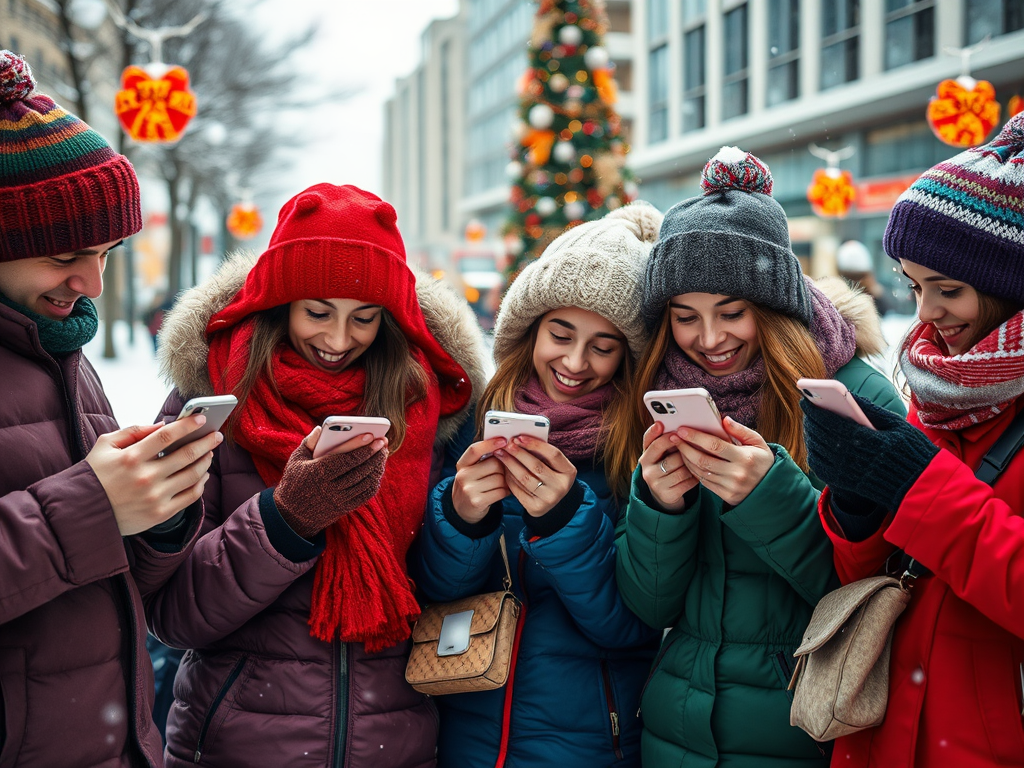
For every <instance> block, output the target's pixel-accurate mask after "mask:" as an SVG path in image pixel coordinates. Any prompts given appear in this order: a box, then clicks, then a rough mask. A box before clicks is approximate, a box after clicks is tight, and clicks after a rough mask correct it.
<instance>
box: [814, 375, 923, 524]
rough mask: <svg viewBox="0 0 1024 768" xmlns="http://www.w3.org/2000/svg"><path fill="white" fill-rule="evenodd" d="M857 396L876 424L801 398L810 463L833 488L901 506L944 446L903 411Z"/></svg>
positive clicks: (846, 493) (874, 500)
mask: <svg viewBox="0 0 1024 768" xmlns="http://www.w3.org/2000/svg"><path fill="white" fill-rule="evenodd" d="M853 397H854V399H855V400H856V401H857V404H858V405H859V406H860V408H861V410H862V411H864V415H865V416H867V417H868V421H870V422H871V423H872V424H873V425H874V427H875V429H873V430H872V429H868V428H867V427H864V426H861V425H860V424H858V423H856V422H855V421H853V420H852V419H847V418H845V417H843V416H839V415H837V414H834V413H832V412H831V411H827V410H825V409H824V408H819V407H818V406H816V405H813V404H811V403H809V402H807V400H801V401H800V407H801V409H803V412H804V442H805V443H806V444H807V463H808V464H809V465H810V467H811V469H812V470H813V471H814V474H816V475H817V476H818V477H819V478H820V479H821V480H822V481H823V482H825V483H826V484H828V486H829V487H830V488H832V490H833V492H839V493H840V494H842V495H850V496H853V495H856V496H861V497H864V498H867V499H869V500H871V501H872V502H874V503H875V504H880V505H882V506H884V507H885V508H886V509H888V510H896V509H898V508H899V506H900V504H901V503H902V501H903V497H904V496H905V495H906V493H907V491H908V490H909V489H910V486H912V485H913V484H914V483H915V482H916V481H917V478H918V477H920V476H921V473H922V472H924V470H925V468H926V467H927V466H928V464H929V463H930V462H931V460H932V458H933V457H934V456H935V454H936V453H938V452H939V449H938V448H937V447H936V446H935V445H934V444H933V443H932V441H931V440H929V439H928V437H927V436H926V435H925V434H924V433H923V432H922V431H921V430H919V429H918V428H917V427H915V426H914V425H913V424H910V423H908V422H907V421H906V420H905V419H904V418H903V417H902V416H900V415H899V414H896V413H893V412H891V411H888V410H886V409H885V408H881V407H879V406H877V405H875V404H874V403H872V402H871V401H870V400H865V399H864V398H862V397H858V396H857V395H854V396H853Z"/></svg>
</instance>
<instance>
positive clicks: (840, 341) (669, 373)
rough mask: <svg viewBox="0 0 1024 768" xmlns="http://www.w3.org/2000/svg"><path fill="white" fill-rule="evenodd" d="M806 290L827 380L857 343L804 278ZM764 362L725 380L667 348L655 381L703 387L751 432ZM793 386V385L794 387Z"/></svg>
mask: <svg viewBox="0 0 1024 768" xmlns="http://www.w3.org/2000/svg"><path fill="white" fill-rule="evenodd" d="M804 281H805V282H806V284H807V290H808V291H809V292H810V294H811V306H812V307H813V309H814V316H813V318H812V319H811V328H810V330H811V335H812V336H813V337H814V343H815V345H816V346H817V347H818V351H819V352H821V358H822V360H823V361H824V363H825V370H826V371H827V372H828V375H829V376H834V375H835V373H836V371H838V370H839V369H840V368H842V367H843V366H844V365H846V364H847V363H848V362H850V360H852V359H853V356H854V354H855V353H856V351H857V339H856V333H855V331H854V327H853V323H852V322H850V321H849V320H847V319H846V318H844V317H843V316H842V315H841V314H839V310H838V309H836V307H835V305H834V304H833V303H832V302H831V301H829V300H828V298H827V297H826V296H825V294H823V293H822V292H821V291H820V290H818V288H817V287H815V285H814V283H813V281H811V280H810V278H807V277H805V278H804ZM764 380H765V372H764V358H763V357H760V356H759V357H758V358H757V360H755V361H754V362H753V363H751V364H750V365H749V366H748V367H747V368H745V369H744V370H742V371H737V372H736V373H730V374H729V375H728V376H712V375H711V374H710V373H708V372H706V371H705V370H704V369H703V368H701V367H700V366H699V365H697V364H696V363H694V362H693V361H692V360H690V358H688V357H687V356H686V354H685V353H684V352H683V351H682V350H681V349H679V347H678V346H677V345H676V344H675V343H671V344H669V348H668V352H666V353H665V359H664V360H662V362H661V368H660V370H659V371H658V376H657V378H656V379H655V386H657V387H658V389H687V388H690V387H703V388H704V389H706V390H707V391H708V392H710V393H711V396H712V397H713V398H714V399H715V405H717V406H718V410H719V412H720V413H721V414H722V415H723V416H730V417H731V418H733V419H735V420H736V421H738V422H739V423H740V424H743V425H744V426H746V427H750V428H751V429H755V428H756V426H757V414H758V412H759V411H760V408H761V387H762V386H763V385H764ZM795 385H796V382H794V386H795Z"/></svg>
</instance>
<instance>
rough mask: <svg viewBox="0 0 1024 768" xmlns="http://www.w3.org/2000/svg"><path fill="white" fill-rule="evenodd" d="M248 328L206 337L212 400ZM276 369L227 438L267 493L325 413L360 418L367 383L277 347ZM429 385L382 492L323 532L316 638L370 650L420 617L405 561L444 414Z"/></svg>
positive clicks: (233, 370)
mask: <svg viewBox="0 0 1024 768" xmlns="http://www.w3.org/2000/svg"><path fill="white" fill-rule="evenodd" d="M252 331H253V320H252V319H251V318H249V319H247V320H245V321H243V322H242V323H240V324H239V325H237V326H234V327H233V328H231V329H230V330H229V331H226V332H223V333H218V334H215V335H214V337H213V338H212V339H211V343H210V356H209V362H208V368H209V372H210V380H211V381H212V382H213V386H214V390H215V391H216V392H217V393H218V394H224V393H228V392H231V391H232V390H233V389H234V387H235V386H237V384H238V382H239V380H240V378H241V376H242V373H243V372H244V371H245V366H246V363H248V360H249V342H250V340H251V338H252ZM412 355H413V358H414V359H415V360H416V362H417V363H419V364H420V365H422V366H423V367H424V369H425V370H427V371H428V372H429V371H430V370H431V368H430V366H429V365H428V363H427V359H426V356H425V355H423V353H422V352H420V351H419V350H418V349H416V348H413V350H412ZM272 370H273V377H274V382H275V383H276V385H277V391H276V392H275V390H274V386H273V385H272V384H271V382H270V381H269V380H268V379H267V377H266V376H261V377H260V378H259V380H258V381H257V383H256V385H255V387H253V390H252V392H251V393H250V394H249V396H248V397H247V398H246V400H245V402H244V403H242V404H241V405H240V406H239V407H240V409H241V410H240V412H239V414H238V422H237V425H236V427H235V429H234V432H233V435H234V438H235V440H236V441H237V442H238V444H239V445H240V446H242V447H243V448H245V449H246V450H247V451H248V452H249V453H250V454H252V458H253V462H254V463H255V464H256V469H257V471H258V472H259V473H260V477H262V478H263V481H264V482H265V483H266V484H267V485H268V486H275V485H277V483H278V481H279V480H280V479H281V475H282V473H283V472H284V467H285V464H286V463H287V461H288V458H289V457H290V456H291V454H292V452H293V451H294V450H295V449H296V448H297V447H298V445H299V443H300V442H301V441H302V439H303V438H304V437H305V436H306V435H308V434H309V433H310V432H311V431H312V429H313V427H315V426H316V425H317V424H320V423H322V422H323V420H324V418H325V417H326V416H332V415H343V414H359V413H361V408H362V404H363V388H364V383H365V379H366V374H365V372H364V371H363V369H362V367H357V368H352V369H348V370H344V371H342V372H341V373H328V372H326V371H320V370H319V369H316V368H314V367H313V366H312V365H310V364H309V363H308V362H306V361H305V360H304V359H303V358H302V357H301V356H300V355H299V354H298V353H297V352H295V351H294V350H293V349H292V348H291V346H289V345H288V344H281V345H280V346H278V348H277V350H275V352H274V355H273V360H272ZM430 380H431V384H430V386H429V387H428V391H427V396H426V397H425V398H423V399H422V400H419V401H417V402H415V403H413V404H412V405H410V406H408V407H407V409H406V412H405V418H406V433H405V440H404V441H403V443H402V447H401V449H400V450H398V451H396V452H395V453H392V454H390V455H389V456H388V459H387V464H386V467H385V469H384V478H383V480H382V481H381V487H380V491H379V492H378V493H377V495H376V496H375V497H374V498H373V499H371V500H370V501H369V502H368V503H367V504H365V505H364V506H362V507H360V508H359V509H356V510H354V511H352V512H349V513H348V514H347V515H345V516H344V517H342V518H341V519H340V520H339V521H338V522H337V523H335V524H334V525H332V526H331V527H330V528H328V529H327V531H326V533H327V549H326V550H325V551H324V553H323V555H322V556H321V557H320V560H319V562H318V563H317V567H316V576H315V580H314V585H313V595H312V601H311V602H312V605H311V609H310V617H309V625H310V627H311V628H312V631H311V633H310V634H312V635H313V636H314V637H317V638H319V639H320V640H324V641H328V642H329V641H331V640H333V639H334V638H336V637H337V638H340V639H341V640H343V641H346V642H362V643H364V644H365V645H366V650H367V652H369V653H374V652H376V651H380V650H382V649H384V648H388V647H390V646H393V645H395V644H397V643H399V642H401V641H402V640H405V639H406V638H407V637H409V635H410V632H411V630H410V622H411V621H413V620H415V619H416V617H417V616H419V613H420V607H419V605H418V604H417V602H416V598H415V597H414V596H413V591H412V585H411V582H410V579H409V576H408V573H407V571H406V565H405V557H406V553H407V552H408V550H409V546H410V544H411V543H412V541H413V539H414V538H415V536H416V533H417V532H418V531H419V529H420V524H421V522H422V520H423V510H424V509H425V507H426V501H427V492H428V487H427V486H428V484H429V483H428V478H429V474H430V464H431V458H432V447H433V443H434V434H435V432H436V430H437V420H438V416H439V413H440V404H441V397H440V392H439V389H438V385H437V381H436V378H435V377H434V376H433V375H431V376H430Z"/></svg>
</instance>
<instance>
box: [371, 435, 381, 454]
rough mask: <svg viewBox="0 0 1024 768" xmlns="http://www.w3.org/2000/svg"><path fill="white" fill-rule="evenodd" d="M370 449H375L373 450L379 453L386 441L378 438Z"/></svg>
mask: <svg viewBox="0 0 1024 768" xmlns="http://www.w3.org/2000/svg"><path fill="white" fill-rule="evenodd" d="M370 447H371V448H373V450H375V451H379V450H380V449H381V448H383V447H384V441H383V440H381V439H380V438H377V439H376V440H374V441H373V445H371V446H370Z"/></svg>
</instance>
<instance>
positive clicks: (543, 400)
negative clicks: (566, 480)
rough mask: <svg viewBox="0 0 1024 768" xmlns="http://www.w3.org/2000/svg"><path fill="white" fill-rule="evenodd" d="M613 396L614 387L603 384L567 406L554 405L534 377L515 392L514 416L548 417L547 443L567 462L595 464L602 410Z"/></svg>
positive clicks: (602, 415)
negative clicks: (560, 453)
mask: <svg viewBox="0 0 1024 768" xmlns="http://www.w3.org/2000/svg"><path fill="white" fill-rule="evenodd" d="M614 395H615V385H614V384H605V385H604V386H603V387H598V388H597V389H595V390H594V391H593V392H590V393H588V394H586V395H583V396H581V397H577V398H576V399H575V400H573V401H571V402H568V403H557V402H555V401H554V400H552V399H551V398H550V397H548V395H547V393H546V392H545V391H544V388H543V387H542V386H541V385H540V380H539V379H538V378H537V374H533V375H532V376H530V380H529V381H528V382H526V386H525V387H523V388H522V389H520V390H519V391H518V392H516V396H515V409H516V412H517V413H529V414H531V415H537V416H547V417H548V419H549V420H550V421H551V431H550V433H549V434H548V442H549V443H551V445H553V446H555V447H556V448H557V449H558V450H560V451H561V452H562V453H564V454H565V457H566V458H567V459H569V460H570V461H582V460H590V461H596V460H597V455H598V450H597V448H598V445H597V442H598V436H599V435H600V433H601V422H602V421H603V419H604V409H605V406H607V405H608V402H609V401H610V400H611V399H612V397H613V396H614Z"/></svg>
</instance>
